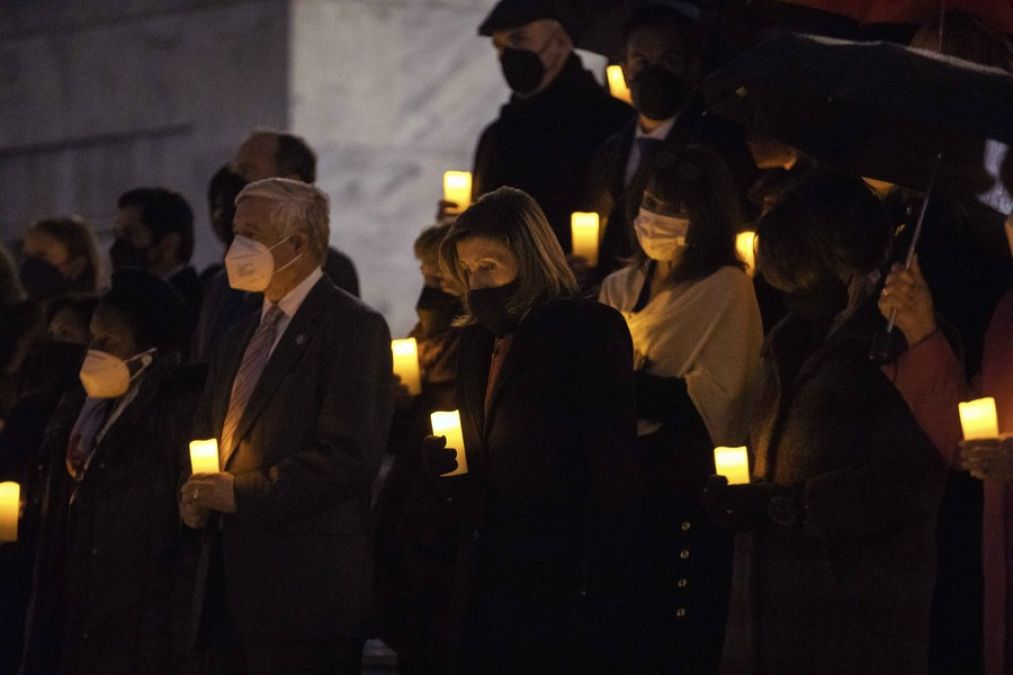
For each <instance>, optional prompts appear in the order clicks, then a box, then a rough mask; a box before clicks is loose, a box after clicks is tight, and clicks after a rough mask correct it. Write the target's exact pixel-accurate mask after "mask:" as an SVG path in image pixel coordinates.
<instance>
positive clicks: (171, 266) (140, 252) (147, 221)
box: [109, 187, 204, 339]
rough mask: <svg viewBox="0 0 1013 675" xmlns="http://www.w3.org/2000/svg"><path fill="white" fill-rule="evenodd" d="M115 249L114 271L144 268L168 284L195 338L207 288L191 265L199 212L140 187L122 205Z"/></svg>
mask: <svg viewBox="0 0 1013 675" xmlns="http://www.w3.org/2000/svg"><path fill="white" fill-rule="evenodd" d="M116 206H117V210H116V218H115V221H114V224H113V230H114V232H115V235H116V239H115V241H114V242H113V245H112V247H111V248H110V249H109V258H110V259H111V261H112V264H113V269H115V270H118V269H122V268H124V267H140V268H141V269H145V270H148V271H149V272H151V273H152V274H154V275H155V276H157V277H160V278H162V279H163V280H165V281H167V282H168V283H169V285H170V286H172V289H173V290H174V291H176V293H178V294H179V297H180V299H181V300H182V301H183V305H184V307H185V308H186V318H185V320H184V321H185V323H184V327H185V332H186V338H187V339H189V337H190V335H191V334H192V333H193V330H194V328H196V326H197V316H198V314H200V307H201V301H202V300H203V296H204V287H203V284H201V283H200V279H199V278H198V277H197V271H196V270H195V269H194V268H193V265H191V264H190V258H191V256H192V255H193V247H194V238H193V209H191V208H190V204H188V203H187V201H186V199H184V198H183V195H181V194H179V193H178V192H174V191H172V190H167V189H165V188H148V187H141V188H134V189H133V190H128V191H127V192H124V193H123V194H122V195H121V196H120V198H119V201H118V202H117V204H116Z"/></svg>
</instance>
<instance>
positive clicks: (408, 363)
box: [390, 338, 422, 396]
mask: <svg viewBox="0 0 1013 675" xmlns="http://www.w3.org/2000/svg"><path fill="white" fill-rule="evenodd" d="M390 349H391V351H392V352H393V353H394V372H395V373H397V376H398V377H400V378H401V384H403V385H404V386H405V387H407V389H408V393H410V394H411V395H412V396H418V395H419V394H421V393H422V375H421V374H420V373H419V345H418V343H417V342H416V341H415V338H405V339H403V340H392V341H391V343H390Z"/></svg>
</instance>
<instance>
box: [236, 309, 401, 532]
mask: <svg viewBox="0 0 1013 675" xmlns="http://www.w3.org/2000/svg"><path fill="white" fill-rule="evenodd" d="M360 316H361V319H360V320H359V323H358V325H353V324H351V322H348V323H345V324H344V325H343V326H342V328H341V330H349V331H354V332H353V333H352V334H350V335H349V336H348V339H347V342H345V341H340V340H335V339H333V338H332V337H330V336H327V335H324V336H323V337H325V338H326V339H328V343H327V344H328V345H335V344H336V345H339V348H338V349H334V350H330V351H329V347H327V346H325V347H324V348H323V349H324V355H323V358H322V361H323V362H322V363H321V364H320V366H321V367H320V374H319V377H320V378H321V383H320V386H321V388H322V393H321V401H320V408H319V410H318V412H317V415H316V422H315V424H316V433H315V435H314V442H313V444H312V446H311V447H305V448H301V449H298V450H296V451H294V452H293V453H292V454H290V455H288V456H287V457H285V458H284V459H283V460H281V461H280V462H278V463H277V464H275V465H274V466H270V467H263V468H259V469H256V470H253V471H247V472H244V473H240V474H237V475H236V476H235V483H234V486H235V495H236V510H237V517H238V518H239V520H240V521H244V520H250V521H256V522H258V523H261V524H265V523H266V524H269V525H272V524H273V525H281V524H284V523H286V522H288V521H290V520H293V519H297V518H302V517H305V516H309V515H312V514H314V513H317V512H320V511H322V510H324V509H327V508H330V507H333V506H334V505H336V504H338V503H339V502H341V501H343V500H345V499H347V498H349V497H353V496H356V495H358V496H362V495H366V496H368V494H369V489H370V485H371V483H372V481H373V478H374V477H375V476H376V472H377V470H378V468H379V464H380V455H381V452H382V449H383V446H384V445H385V444H386V442H387V435H388V433H389V430H390V422H391V416H392V415H393V409H394V404H393V376H392V373H393V369H392V364H391V360H392V356H391V351H390V346H389V345H390V331H389V330H388V329H387V324H386V322H384V320H383V318H382V317H381V316H380V315H379V314H375V313H372V312H369V313H364V314H361V315H360ZM326 329H327V327H324V330H326ZM342 342H344V343H343V344H342Z"/></svg>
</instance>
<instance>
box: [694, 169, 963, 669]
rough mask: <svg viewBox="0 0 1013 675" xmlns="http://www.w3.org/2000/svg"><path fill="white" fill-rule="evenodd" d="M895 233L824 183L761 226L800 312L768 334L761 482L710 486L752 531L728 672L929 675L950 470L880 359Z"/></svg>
mask: <svg viewBox="0 0 1013 675" xmlns="http://www.w3.org/2000/svg"><path fill="white" fill-rule="evenodd" d="M890 232H891V225H890V222H889V220H888V219H887V217H886V214H885V213H884V212H883V211H882V209H881V207H880V205H879V203H878V201H877V200H876V199H875V197H874V196H873V195H872V194H871V193H870V192H869V190H868V189H867V188H866V187H865V186H864V185H863V184H862V183H861V181H860V180H858V179H857V178H851V177H847V176H844V175H839V174H823V175H820V176H818V177H816V178H813V179H810V180H809V181H808V182H806V183H805V184H803V185H802V186H800V187H798V188H797V189H795V190H793V191H791V192H789V193H788V194H786V195H785V196H784V198H783V199H782V200H781V201H780V202H779V203H778V204H777V205H775V206H774V207H773V208H772V209H771V210H770V211H769V212H768V213H767V214H766V215H765V216H764V217H763V218H762V219H761V220H760V221H759V223H758V225H757V238H758V241H759V248H758V251H757V253H758V262H759V269H760V271H761V272H762V273H763V274H764V276H766V277H767V279H768V281H770V282H771V283H772V284H773V285H774V286H775V287H777V288H779V289H780V290H782V291H784V292H785V293H786V294H787V297H788V298H789V299H790V303H789V306H790V308H791V311H790V312H789V314H788V316H787V317H786V318H785V319H784V320H783V321H782V322H781V323H780V324H779V325H778V326H777V327H776V328H775V329H774V331H773V332H772V333H771V334H770V336H769V338H768V340H767V344H766V347H765V353H764V359H765V366H766V369H765V370H766V373H767V375H766V377H767V382H766V386H765V388H764V396H763V399H762V400H761V403H760V407H759V410H758V414H757V415H756V416H755V418H754V420H753V424H752V431H751V434H750V439H751V446H752V448H751V449H752V453H753V457H754V466H753V470H752V480H751V482H750V483H748V484H744V485H731V486H729V485H727V483H726V482H725V480H724V478H719V477H716V478H715V479H712V482H711V485H710V486H709V487H708V489H707V492H706V493H705V499H706V502H707V503H708V509H709V511H710V513H711V517H712V518H713V519H714V520H715V521H716V522H719V523H723V524H724V525H726V526H728V527H731V528H732V529H736V530H738V531H740V532H741V533H742V534H740V535H739V536H738V538H737V540H736V554H735V573H734V574H733V585H732V602H731V605H730V608H729V621H728V630H727V633H726V637H725V646H724V654H723V672H730V673H735V672H763V673H869V672H883V673H924V672H926V670H927V668H928V653H929V651H928V638H929V614H930V606H931V602H932V593H933V582H934V580H935V527H936V515H937V509H938V505H939V500H940V497H941V495H942V490H943V485H944V480H945V470H946V465H945V463H944V462H943V461H942V459H941V458H940V456H939V451H938V449H937V448H936V447H934V445H933V443H932V441H931V440H930V439H929V437H928V436H927V435H926V434H925V432H924V431H923V430H922V428H921V426H920V425H919V421H918V418H917V417H916V416H915V414H914V413H913V412H912V410H911V408H910V407H909V405H908V402H907V399H906V397H905V395H904V392H902V391H901V390H900V389H898V387H897V386H896V385H895V384H894V383H893V382H891V380H890V379H889V378H888V377H887V376H886V375H885V374H884V372H883V369H882V368H881V366H880V364H878V363H876V362H875V361H873V360H871V359H870V358H869V352H870V345H871V343H872V341H873V340H874V336H875V335H876V334H877V333H878V331H880V330H882V326H883V323H884V322H883V319H882V317H881V316H880V310H879V308H878V307H877V304H876V303H877V301H878V299H879V298H878V294H877V293H876V292H875V290H876V279H877V278H878V273H879V269H880V267H881V266H882V265H883V263H884V262H885V260H886V259H887V251H888V247H889V244H890Z"/></svg>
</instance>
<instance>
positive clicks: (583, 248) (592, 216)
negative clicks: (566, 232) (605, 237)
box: [570, 211, 599, 267]
mask: <svg viewBox="0 0 1013 675" xmlns="http://www.w3.org/2000/svg"><path fill="white" fill-rule="evenodd" d="M598 231H599V222H598V214H597V213H593V212H591V213H586V212H582V211H574V212H573V214H572V215H571V216H570V234H571V238H572V240H573V255H575V256H579V257H581V258H584V259H585V260H587V264H588V266H589V267H597V266H598Z"/></svg>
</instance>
